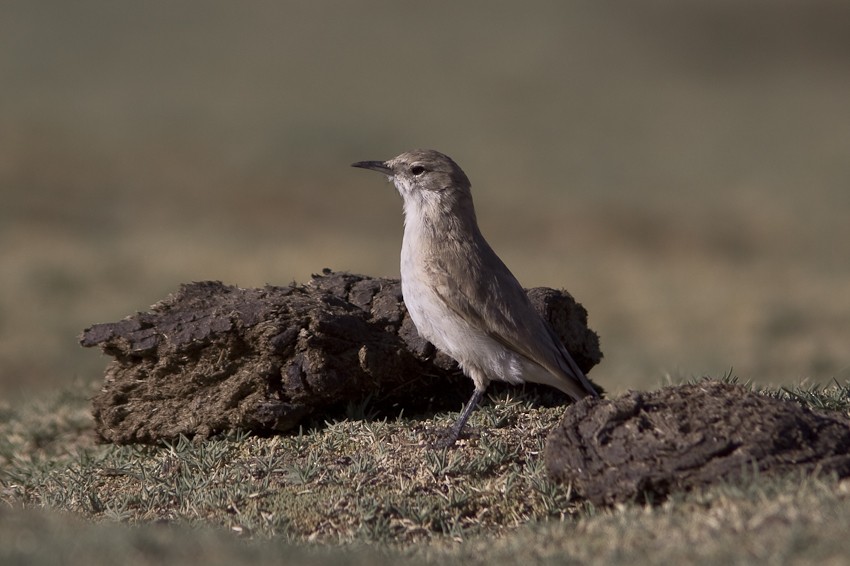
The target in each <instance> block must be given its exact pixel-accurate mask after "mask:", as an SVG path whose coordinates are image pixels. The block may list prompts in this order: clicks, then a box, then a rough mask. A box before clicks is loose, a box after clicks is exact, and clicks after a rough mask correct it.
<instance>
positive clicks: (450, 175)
mask: <svg viewBox="0 0 850 566" xmlns="http://www.w3.org/2000/svg"><path fill="white" fill-rule="evenodd" d="M352 167H360V168H361V169H370V170H372V171H377V172H378V173H383V174H384V175H386V176H387V177H389V178H390V180H391V181H392V182H393V184H395V187H396V189H397V190H398V192H399V194H400V195H401V196H402V198H403V199H404V203H405V211H409V210H410V207H411V206H413V207H415V208H416V209H417V210H420V209H422V208H423V207H424V206H425V205H428V204H437V205H440V208H454V205H456V204H458V203H461V202H466V201H470V202H471V197H470V183H469V179H468V178H467V176H466V174H465V173H464V172H463V169H461V168H460V167H459V166H458V164H457V163H455V162H454V161H453V160H452V158H451V157H449V156H448V155H444V154H442V153H440V152H439V151H434V150H433V149H414V150H412V151H407V152H405V153H402V154H401V155H399V156H397V157H393V158H392V159H390V160H388V161H359V162H357V163H353V164H352ZM429 208H430V207H429Z"/></svg>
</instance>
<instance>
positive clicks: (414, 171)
mask: <svg viewBox="0 0 850 566" xmlns="http://www.w3.org/2000/svg"><path fill="white" fill-rule="evenodd" d="M410 172H411V173H412V174H413V175H416V176H417V177H418V176H419V175H421V174H422V173H424V172H425V168H424V167H422V166H421V165H414V166H413V167H411V168H410Z"/></svg>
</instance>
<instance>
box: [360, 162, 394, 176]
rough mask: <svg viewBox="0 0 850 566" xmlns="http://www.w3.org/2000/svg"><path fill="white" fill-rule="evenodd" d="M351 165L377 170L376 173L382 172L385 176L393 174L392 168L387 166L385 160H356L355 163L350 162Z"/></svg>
mask: <svg viewBox="0 0 850 566" xmlns="http://www.w3.org/2000/svg"><path fill="white" fill-rule="evenodd" d="M351 166H352V167H360V168H361V169H370V170H372V171H377V172H378V173H383V174H384V175H386V176H387V177H392V176H393V170H392V169H390V168H389V167H388V166H387V163H386V162H385V161H358V162H357V163H352V164H351Z"/></svg>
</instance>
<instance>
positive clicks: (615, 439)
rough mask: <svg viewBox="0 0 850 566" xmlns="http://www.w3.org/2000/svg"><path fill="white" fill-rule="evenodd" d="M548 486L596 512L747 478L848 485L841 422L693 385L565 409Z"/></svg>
mask: <svg viewBox="0 0 850 566" xmlns="http://www.w3.org/2000/svg"><path fill="white" fill-rule="evenodd" d="M546 465H547V468H548V471H549V474H550V476H552V478H553V479H555V480H557V481H560V482H564V483H567V482H572V485H573V488H574V489H575V490H576V491H577V493H578V494H579V495H581V496H582V497H584V498H586V499H588V500H589V501H591V502H592V503H594V504H596V505H610V504H613V503H618V502H628V501H639V502H643V501H651V502H659V501H662V500H663V499H664V498H665V497H666V496H667V495H668V494H669V493H671V492H673V491H686V490H691V489H694V488H700V487H706V486H708V485H711V484H715V483H718V482H722V481H732V480H735V479H739V478H742V477H745V476H746V475H747V474H749V475H752V474H753V473H755V472H756V471H757V473H759V474H761V475H766V476H767V475H774V474H783V473H787V472H792V471H795V472H800V473H814V472H823V473H835V474H837V475H838V476H839V477H846V476H848V475H850V419H848V418H847V417H845V416H844V415H842V414H840V413H820V412H814V411H811V410H809V409H806V408H804V407H801V406H800V405H798V404H797V403H795V402H793V401H783V400H780V399H774V398H770V397H767V396H764V395H760V394H758V393H754V392H752V391H750V390H749V389H747V388H745V387H742V386H740V385H734V384H728V383H722V382H714V381H702V382H700V383H696V384H689V385H680V386H673V387H665V388H663V389H661V390H658V391H652V392H639V391H632V392H629V393H627V394H626V395H623V396H622V397H619V398H617V399H613V400H599V399H590V398H588V399H584V400H582V401H580V402H579V403H576V404H575V405H573V406H571V407H570V408H569V409H568V410H567V411H566V414H565V415H564V418H563V420H562V421H561V423H560V424H559V425H558V426H557V427H556V428H555V429H553V430H552V432H551V433H550V434H549V438H548V441H547V445H546Z"/></svg>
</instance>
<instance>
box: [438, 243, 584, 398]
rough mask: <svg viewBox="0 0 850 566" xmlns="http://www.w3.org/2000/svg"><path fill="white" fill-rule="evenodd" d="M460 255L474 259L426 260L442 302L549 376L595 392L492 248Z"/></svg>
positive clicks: (487, 246) (488, 247)
mask: <svg viewBox="0 0 850 566" xmlns="http://www.w3.org/2000/svg"><path fill="white" fill-rule="evenodd" d="M464 255H465V257H472V258H475V259H474V260H473V263H467V264H465V265H461V264H460V263H457V264H454V263H452V262H450V261H445V260H440V259H436V260H434V261H433V262H431V263H430V266H429V267H430V268H429V269H428V271H429V272H430V273H429V275H430V277H431V280H432V281H434V282H435V283H436V286H435V287H436V292H437V294H438V295H439V296H440V298H441V299H442V300H443V301H444V302H445V304H446V305H447V306H448V307H449V308H450V309H452V310H453V311H455V312H457V313H458V314H459V315H461V316H462V317H463V318H464V319H465V320H467V321H468V322H469V323H470V324H473V325H474V326H476V327H478V328H480V329H481V330H482V331H484V332H485V333H486V334H488V335H489V336H490V337H492V338H493V339H494V340H497V341H498V342H500V343H502V344H504V345H505V346H506V347H508V348H510V349H511V350H513V351H515V352H517V353H519V354H521V355H523V356H525V357H526V358H528V359H529V360H531V361H532V362H534V363H536V364H538V365H540V366H542V367H543V368H545V369H546V370H547V371H548V372H549V373H551V374H552V375H554V376H556V377H560V378H562V379H567V380H571V381H573V382H577V383H579V384H580V385H581V388H583V389H585V390H586V391H587V393H588V394H592V395H596V391H595V390H594V389H593V387H592V386H591V385H590V383H589V382H588V380H587V378H586V377H585V375H584V373H583V372H582V371H581V369H579V367H578V365H576V363H575V361H574V360H573V359H572V356H570V354H569V352H567V350H566V348H564V346H563V344H562V343H561V341H560V339H559V338H558V337H557V335H555V332H554V330H552V327H551V326H550V325H549V324H548V323H547V322H546V321H544V320H543V318H542V317H541V316H540V315H539V314H538V313H537V311H536V310H534V307H533V306H532V304H531V301H530V300H529V298H528V295H526V293H525V291H524V290H523V288H522V286H521V285H520V284H519V281H517V279H516V277H514V276H513V274H512V273H511V272H510V271H509V270H508V268H507V267H506V266H505V264H504V263H503V262H502V261H501V260H500V259H499V257H498V256H497V255H496V253H495V252H493V250H492V249H491V248H490V246H489V245H486V243H485V245H484V246H483V247H481V248H479V249H478V250H476V253H472V254H469V255H466V254H464ZM443 257H445V256H443ZM461 271H462V273H463V277H461V276H459V275H460V273H461ZM581 388H579V389H581ZM568 389H575V388H572V387H568Z"/></svg>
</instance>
